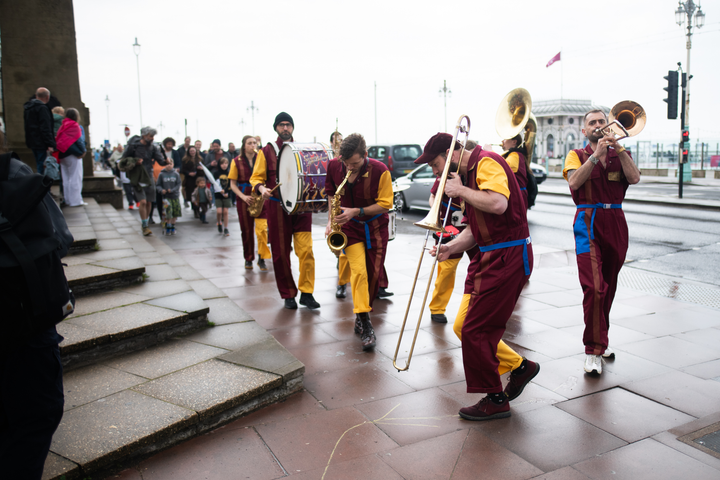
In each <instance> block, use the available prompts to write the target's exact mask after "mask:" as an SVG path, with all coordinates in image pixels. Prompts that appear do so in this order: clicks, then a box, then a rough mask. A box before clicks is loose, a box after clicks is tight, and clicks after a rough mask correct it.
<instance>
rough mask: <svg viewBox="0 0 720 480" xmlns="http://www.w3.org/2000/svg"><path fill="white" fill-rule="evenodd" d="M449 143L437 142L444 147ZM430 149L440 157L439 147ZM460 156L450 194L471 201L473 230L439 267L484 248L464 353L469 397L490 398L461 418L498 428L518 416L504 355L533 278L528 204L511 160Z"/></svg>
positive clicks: (477, 152)
mask: <svg viewBox="0 0 720 480" xmlns="http://www.w3.org/2000/svg"><path fill="white" fill-rule="evenodd" d="M436 137H437V136H436ZM443 138H446V137H442V136H440V137H439V138H437V139H436V140H437V141H441V142H442V141H443ZM431 140H432V139H431ZM445 141H446V140H445ZM429 143H430V142H429ZM449 146H450V145H449V144H447V147H449ZM447 147H446V148H447ZM425 149H426V150H430V151H432V150H433V148H432V144H430V145H426V146H425ZM448 150H449V148H448ZM460 152H461V150H455V151H453V152H452V158H451V161H452V162H457V163H458V164H459V165H460V169H459V171H460V174H459V175H458V174H457V173H451V174H450V175H449V177H448V179H447V182H446V184H445V191H444V193H445V194H447V196H448V197H450V198H458V197H460V198H462V199H463V200H464V201H465V208H466V215H467V217H468V222H469V223H468V225H469V227H470V228H466V229H465V230H463V231H462V232H461V233H460V235H458V237H457V238H456V239H455V240H453V241H451V242H450V243H448V244H446V245H439V246H438V247H437V254H438V260H439V261H445V260H447V259H448V258H449V257H450V255H452V254H454V253H461V252H464V251H466V250H467V249H469V248H472V247H473V246H474V245H475V244H477V245H479V248H480V252H481V255H480V258H481V262H480V264H479V266H478V268H477V269H476V271H475V272H473V292H472V295H471V299H470V304H469V306H468V312H467V316H466V318H465V321H464V324H463V326H462V353H463V365H464V367H465V378H466V381H467V391H468V393H486V394H487V395H486V396H485V397H483V398H482V399H481V400H480V401H479V402H478V403H477V404H475V405H472V406H470V407H464V408H461V409H460V412H459V413H460V416H461V417H463V418H465V419H467V420H491V419H495V418H505V417H509V416H510V401H509V400H508V396H507V394H506V393H505V392H504V391H503V385H502V381H501V379H500V374H499V372H498V369H499V366H500V364H499V359H498V355H497V350H498V344H499V343H500V340H501V339H502V336H503V333H504V332H505V326H506V324H507V321H508V320H509V319H510V316H511V315H512V312H513V310H514V308H515V304H516V303H517V300H518V298H519V297H520V293H521V292H522V289H523V287H524V286H525V283H527V280H528V278H529V277H530V273H531V272H532V265H533V255H532V244H531V243H530V234H529V231H528V224H527V217H526V211H527V209H526V208H525V200H524V198H523V194H522V192H521V191H520V186H519V185H518V182H517V179H516V178H515V174H513V172H512V170H511V169H510V167H509V166H508V164H507V162H506V161H505V159H504V158H502V157H501V156H500V155H498V154H496V153H493V152H489V151H485V150H482V149H481V148H475V149H474V150H472V151H467V150H465V151H463V154H462V158H461V156H460ZM448 154H449V152H448ZM431 155H432V154H431ZM435 156H437V154H435ZM461 176H463V177H465V179H466V180H465V181H466V182H467V186H465V185H463V181H462V179H461ZM433 250H435V249H433ZM432 253H433V254H434V253H436V252H435V251H433V252H432ZM476 258H477V257H476Z"/></svg>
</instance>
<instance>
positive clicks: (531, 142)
mask: <svg viewBox="0 0 720 480" xmlns="http://www.w3.org/2000/svg"><path fill="white" fill-rule="evenodd" d="M536 135H537V119H536V118H535V115H533V114H532V112H530V117H529V118H528V121H527V123H526V124H525V136H524V137H523V143H525V151H526V152H527V156H526V158H525V161H526V162H527V164H528V166H529V165H530V162H532V157H533V151H534V150H535V136H536Z"/></svg>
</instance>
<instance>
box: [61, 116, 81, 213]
mask: <svg viewBox="0 0 720 480" xmlns="http://www.w3.org/2000/svg"><path fill="white" fill-rule="evenodd" d="M79 120H80V113H79V112H78V111H77V110H76V109H74V108H68V109H67V111H66V112H65V118H64V119H63V123H62V125H61V126H60V129H59V130H58V134H57V137H56V139H55V142H56V143H57V149H58V152H59V156H58V158H59V160H60V174H61V175H62V179H63V195H64V198H65V205H66V206H68V207H79V206H82V205H87V203H85V202H83V199H82V184H83V164H82V157H83V155H84V154H85V150H86V146H85V130H83V127H82V125H80V124H79V123H78V122H79Z"/></svg>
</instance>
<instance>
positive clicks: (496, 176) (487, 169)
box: [476, 157, 510, 199]
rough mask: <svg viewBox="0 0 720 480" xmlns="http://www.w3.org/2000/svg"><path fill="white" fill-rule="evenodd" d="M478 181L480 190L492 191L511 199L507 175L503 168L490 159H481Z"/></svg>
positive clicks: (478, 168) (478, 167)
mask: <svg viewBox="0 0 720 480" xmlns="http://www.w3.org/2000/svg"><path fill="white" fill-rule="evenodd" d="M476 181H477V184H478V187H479V188H480V190H492V191H493V192H497V193H501V194H503V195H505V198H508V199H509V198H510V188H509V187H508V179H507V175H505V170H504V169H503V167H502V166H500V164H499V163H498V162H496V161H495V160H493V159H492V158H490V157H484V158H482V159H480V162H479V163H478V166H477V177H476Z"/></svg>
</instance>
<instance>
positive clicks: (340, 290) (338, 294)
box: [335, 285, 346, 298]
mask: <svg viewBox="0 0 720 480" xmlns="http://www.w3.org/2000/svg"><path fill="white" fill-rule="evenodd" d="M345 296H346V295H345V285H338V286H337V290H335V298H345Z"/></svg>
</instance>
